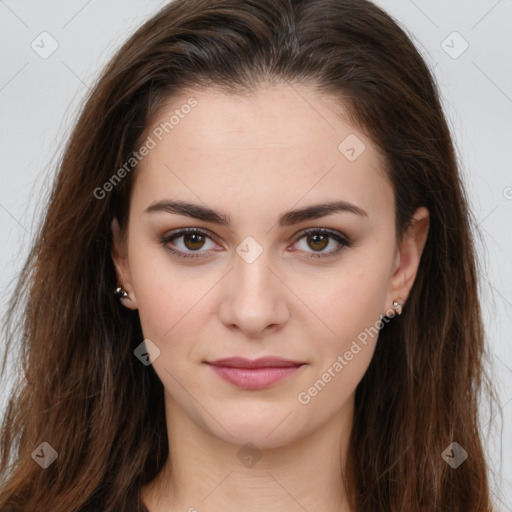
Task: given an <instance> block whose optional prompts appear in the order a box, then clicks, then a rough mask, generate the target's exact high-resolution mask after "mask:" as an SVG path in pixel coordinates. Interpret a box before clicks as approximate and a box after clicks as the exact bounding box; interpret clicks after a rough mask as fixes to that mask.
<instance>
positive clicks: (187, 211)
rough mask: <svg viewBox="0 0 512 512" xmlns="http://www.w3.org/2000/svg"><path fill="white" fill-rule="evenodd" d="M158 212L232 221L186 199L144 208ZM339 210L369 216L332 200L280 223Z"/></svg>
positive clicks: (222, 222) (287, 214)
mask: <svg viewBox="0 0 512 512" xmlns="http://www.w3.org/2000/svg"><path fill="white" fill-rule="evenodd" d="M157 212H165V213H174V214H178V215H184V216H186V217H192V218H193V219H199V220H202V221H203V222H211V223H213V224H218V225H220V226H229V224H230V222H231V219H230V216H229V215H228V214H226V213H223V212H217V211H215V210H212V209H211V208H209V207H207V206H202V205H199V204H194V203H189V202H186V201H173V200H170V199H163V200H161V201H157V202H156V203H153V204H151V205H150V206H148V207H147V208H146V209H145V210H144V213H157ZM338 212H349V213H353V214H355V215H360V216H361V217H368V213H367V212H366V211H365V210H363V209H362V208H360V207H359V206H356V205H355V204H352V203H349V202H347V201H330V202H326V203H320V204H315V205H311V206H306V207H304V208H300V209H296V210H290V211H288V212H285V213H283V214H281V216H280V217H279V219H278V224H279V226H291V225H293V224H298V223H299V222H303V221H306V220H310V219H318V218H320V217H325V216H327V215H332V214H334V213H338Z"/></svg>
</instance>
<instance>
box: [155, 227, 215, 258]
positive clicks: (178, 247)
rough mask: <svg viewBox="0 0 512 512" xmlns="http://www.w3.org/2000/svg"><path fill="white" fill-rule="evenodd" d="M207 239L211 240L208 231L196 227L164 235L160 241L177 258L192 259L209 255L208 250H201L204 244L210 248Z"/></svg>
mask: <svg viewBox="0 0 512 512" xmlns="http://www.w3.org/2000/svg"><path fill="white" fill-rule="evenodd" d="M208 240H210V241H211V240H212V236H211V235H210V234H209V233H208V232H206V231H203V230H202V229H197V228H187V229H180V230H178V231H175V232H173V233H170V234H169V235H166V236H164V237H163V238H162V239H161V240H160V243H161V244H162V245H163V246H164V247H165V248H166V250H168V251H169V252H171V253H172V254H174V255H175V256H177V257H178V258H182V259H192V258H203V257H205V256H209V255H210V252H211V251H210V250H203V249H205V246H206V249H211V247H208ZM212 243H213V242H212ZM213 245H215V244H213Z"/></svg>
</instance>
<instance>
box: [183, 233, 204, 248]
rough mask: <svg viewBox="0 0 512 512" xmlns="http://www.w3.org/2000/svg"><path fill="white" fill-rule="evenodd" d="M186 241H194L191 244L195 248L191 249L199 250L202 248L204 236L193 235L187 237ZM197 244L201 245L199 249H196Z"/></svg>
mask: <svg viewBox="0 0 512 512" xmlns="http://www.w3.org/2000/svg"><path fill="white" fill-rule="evenodd" d="M185 239H189V240H190V239H192V241H191V242H190V243H191V244H192V246H193V247H189V249H199V248H200V247H201V242H202V240H201V239H202V235H198V234H197V233H192V234H190V235H187V236H186V237H185ZM195 244H199V247H196V246H195ZM187 245H188V244H187Z"/></svg>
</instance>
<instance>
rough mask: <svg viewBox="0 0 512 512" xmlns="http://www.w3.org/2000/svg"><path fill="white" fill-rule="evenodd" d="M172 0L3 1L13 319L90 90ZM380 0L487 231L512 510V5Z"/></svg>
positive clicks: (496, 462) (498, 414)
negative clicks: (445, 127)
mask: <svg viewBox="0 0 512 512" xmlns="http://www.w3.org/2000/svg"><path fill="white" fill-rule="evenodd" d="M164 3H165V2H163V1H162V0H160V1H156V0H154V1H152V2H151V1H149V0H139V1H135V0H123V1H121V0H108V1H101V2H100V1H98V0H66V1H64V0H60V1H57V0H47V1H45V2H36V1H35V0H34V1H27V0H0V47H1V56H2V57H1V67H0V112H1V117H0V130H1V131H0V133H1V139H0V140H1V150H2V151H1V161H0V183H1V188H0V230H1V231H0V233H1V243H0V289H1V290H2V293H1V306H0V307H1V308H2V309H1V311H2V313H3V312H4V311H5V309H6V303H7V298H8V295H9V293H10V291H11V290H12V286H13V279H14V278H15V276H16V274H17V273H18V272H19V270H20V268H21V265H22V263H23V262H24V258H25V257H26V252H27V248H28V244H29V241H30V240H31V239H32V236H33V234H34V233H35V222H36V221H37V220H38V215H40V213H41V212H40V210H37V208H40V205H41V198H43V197H46V195H45V194H46V193H45V190H47V188H48V183H49V182H50V180H51V178H52V177H53V174H54V172H55V167H54V164H55V162H56V161H57V160H58V156H59V155H60V151H61V149H62V147H63V144H64V142H65V140H66V138H67V136H68V134H69V133H70V129H71V127H72V125H73V122H74V120H75V116H76V114H77V111H78V108H79V106H80V104H81V101H82V99H83V97H84V95H85V94H86V92H87V90H88V88H89V87H90V84H92V82H93V79H94V78H95V77H96V76H97V74H98V73H99V71H100V69H101V68H102V67H103V66H104V64H105V63H106V62H107V60H108V58H109V57H110V56H111V55H113V53H114V52H115V51H116V50H117V49H118V48H119V46H120V45H121V44H122V43H123V42H124V41H125V40H126V38H127V37H128V36H129V35H130V34H131V33H132V32H133V31H134V30H135V29H136V28H137V27H138V26H140V25H141V24H142V22H143V21H145V20H146V19H147V18H149V17H150V16H151V15H152V14H154V13H155V12H156V11H157V10H158V9H159V8H160V7H161V6H162V5H164ZM376 3H378V5H380V6H381V7H383V8H384V9H385V10H386V11H387V12H389V13H390V14H391V15H392V16H394V18H395V19H396V20H397V21H398V22H399V23H400V25H401V26H402V27H403V28H405V29H406V31H407V32H408V33H409V35H410V36H411V37H412V38H413V40H414V42H415V44H416V46H417V48H418V49H419V50H420V52H421V53H422V55H423V56H424V58H425V59H426V60H427V62H428V64H429V65H430V66H431V67H432V68H433V69H434V72H435V75H436V78H437V81H438V85H439V87H440V91H441V95H442V99H443V103H444V107H445V112H446V114H447V117H448V120H449V123H450V127H451V130H452V134H453V137H454V141H455V144H456V146H457V151H458V156H459V159H460V163H461V172H462V174H463V179H464V181H465V183H466V186H467V190H468V192H469V195H470V200H471V208H472V211H473V213H474V215H475V217H476V219H478V226H479V229H480V230H481V233H482V235H483V242H484V243H483V244H479V245H478V246H477V248H478V251H479V256H480V260H481V266H482V269H481V271H480V278H481V283H480V284H481V297H482V305H483V309H484V321H485V325H486V329H487V335H488V342H489V352H490V354H491V356H492V360H493V369H492V372H493V373H492V374H493V378H494V381H495V383H496V386H497V388H498V392H499V397H500V410H499V411H495V414H494V415H493V416H492V417H491V414H490V413H485V412H484V411H482V424H483V426H484V427H485V428H484V436H485V435H486V434H487V431H488V429H487V428H486V427H487V426H488V425H493V424H494V423H495V422H496V421H498V422H499V425H500V426H501V421H503V424H502V430H500V426H499V427H498V428H497V429H496V430H495V431H494V432H493V433H492V434H491V435H489V437H488V438H487V437H486V438H485V442H486V447H487V451H488V453H489V458H490V459H491V462H492V464H493V467H494V470H495V471H496V473H497V474H498V479H497V480H496V481H495V482H494V483H493V486H494V487H493V492H494V495H495V497H496V503H497V505H498V506H499V507H501V509H502V510H505V511H512V385H511V384H512V346H511V343H510V333H511V330H512V321H511V314H512V292H511V290H512V265H511V261H512V235H511V233H512V230H511V227H510V226H511V221H512V172H511V162H512V149H511V148H512V70H511V64H510V63H511V62H512V30H511V27H512V2H511V0H471V1H466V0H443V1H439V0H428V1H427V0H414V1H413V0H378V1H377V2H376ZM41 39H43V40H44V43H42V42H41ZM45 52H47V53H50V52H53V53H51V55H47V54H45ZM43 192H44V193H43ZM76 243H77V244H80V240H76ZM3 341H4V340H2V343H3ZM0 348H1V347H0ZM6 395H7V393H6V392H5V391H4V396H2V397H0V403H1V404H3V403H4V402H5V399H6ZM466 463H471V460H470V458H469V459H468V461H467V462H466Z"/></svg>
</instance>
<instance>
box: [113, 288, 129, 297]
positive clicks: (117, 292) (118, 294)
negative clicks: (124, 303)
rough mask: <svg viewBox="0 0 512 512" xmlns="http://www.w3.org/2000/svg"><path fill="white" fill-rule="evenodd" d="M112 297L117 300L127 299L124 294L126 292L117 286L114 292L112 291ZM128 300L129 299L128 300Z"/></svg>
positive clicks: (126, 294) (126, 295)
mask: <svg viewBox="0 0 512 512" xmlns="http://www.w3.org/2000/svg"><path fill="white" fill-rule="evenodd" d="M114 295H115V296H116V297H117V298H118V299H127V298H128V293H127V292H126V290H125V289H124V288H123V287H122V286H118V287H117V288H116V289H115V290H114ZM128 300H130V299H128Z"/></svg>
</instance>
